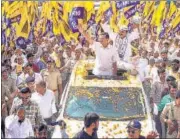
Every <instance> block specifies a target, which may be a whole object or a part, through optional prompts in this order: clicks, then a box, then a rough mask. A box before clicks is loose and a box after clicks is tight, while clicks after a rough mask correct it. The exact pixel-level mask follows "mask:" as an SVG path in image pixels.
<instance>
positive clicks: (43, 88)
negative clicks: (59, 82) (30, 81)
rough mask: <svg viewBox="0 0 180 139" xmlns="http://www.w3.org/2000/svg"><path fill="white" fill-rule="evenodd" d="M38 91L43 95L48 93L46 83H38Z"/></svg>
mask: <svg viewBox="0 0 180 139" xmlns="http://www.w3.org/2000/svg"><path fill="white" fill-rule="evenodd" d="M36 91H37V92H38V93H40V94H42V95H43V94H44V93H45V91H46V82H45V81H40V82H38V83H36Z"/></svg>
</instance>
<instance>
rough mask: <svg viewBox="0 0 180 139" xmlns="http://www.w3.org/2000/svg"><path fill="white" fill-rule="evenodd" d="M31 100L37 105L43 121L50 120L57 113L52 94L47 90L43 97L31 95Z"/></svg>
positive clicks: (37, 94) (35, 94)
mask: <svg viewBox="0 0 180 139" xmlns="http://www.w3.org/2000/svg"><path fill="white" fill-rule="evenodd" d="M31 100H32V101H34V102H36V103H37V104H38V106H39V108H40V113H41V115H42V117H43V118H44V119H46V118H50V117H51V116H52V115H53V114H54V113H56V112H57V110H56V105H55V96H54V93H53V92H52V91H51V90H49V89H47V90H46V92H45V94H44V95H41V94H39V93H37V92H35V93H33V94H32V96H31Z"/></svg>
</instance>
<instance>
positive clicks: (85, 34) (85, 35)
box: [78, 25, 93, 45]
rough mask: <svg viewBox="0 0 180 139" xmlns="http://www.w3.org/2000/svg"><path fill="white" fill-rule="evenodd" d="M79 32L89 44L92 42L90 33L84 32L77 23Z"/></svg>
mask: <svg viewBox="0 0 180 139" xmlns="http://www.w3.org/2000/svg"><path fill="white" fill-rule="evenodd" d="M78 29H79V32H80V33H81V34H82V35H83V36H84V37H85V39H86V40H87V41H88V42H89V44H90V45H92V44H93V40H92V39H91V37H90V35H89V34H88V33H87V32H85V31H84V30H83V28H82V26H81V25H78Z"/></svg>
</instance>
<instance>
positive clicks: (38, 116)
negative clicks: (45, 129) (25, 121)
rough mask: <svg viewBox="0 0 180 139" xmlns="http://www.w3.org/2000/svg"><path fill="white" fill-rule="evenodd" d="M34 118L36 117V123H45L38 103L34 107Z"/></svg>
mask: <svg viewBox="0 0 180 139" xmlns="http://www.w3.org/2000/svg"><path fill="white" fill-rule="evenodd" d="M35 119H36V125H40V124H41V123H43V124H46V122H45V121H44V119H43V117H42V115H41V113H40V109H39V107H38V105H37V107H36V117H35Z"/></svg>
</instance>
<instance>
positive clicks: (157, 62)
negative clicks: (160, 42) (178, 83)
mask: <svg viewBox="0 0 180 139" xmlns="http://www.w3.org/2000/svg"><path fill="white" fill-rule="evenodd" d="M160 63H161V59H155V66H156V67H157V68H159V67H160Z"/></svg>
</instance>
